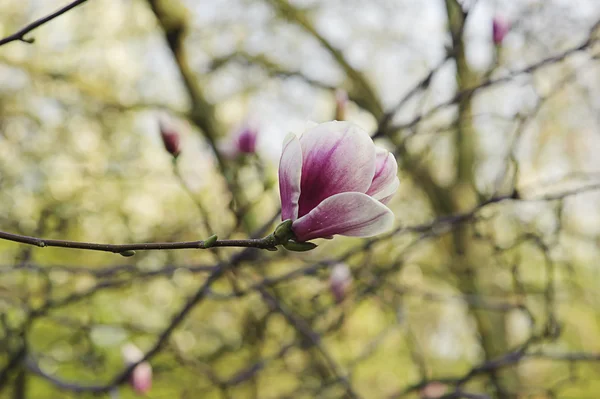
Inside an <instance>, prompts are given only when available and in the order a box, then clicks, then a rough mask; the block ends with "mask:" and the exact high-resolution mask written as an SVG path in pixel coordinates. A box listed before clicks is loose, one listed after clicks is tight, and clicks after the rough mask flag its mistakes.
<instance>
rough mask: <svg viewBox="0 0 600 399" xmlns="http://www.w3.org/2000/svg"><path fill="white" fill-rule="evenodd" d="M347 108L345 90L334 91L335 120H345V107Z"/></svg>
mask: <svg viewBox="0 0 600 399" xmlns="http://www.w3.org/2000/svg"><path fill="white" fill-rule="evenodd" d="M347 106H348V93H346V91H345V90H342V89H337V90H336V91H335V118H333V119H335V120H336V121H343V120H344V119H345V118H346V107H347Z"/></svg>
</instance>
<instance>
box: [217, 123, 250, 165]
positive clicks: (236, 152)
mask: <svg viewBox="0 0 600 399" xmlns="http://www.w3.org/2000/svg"><path fill="white" fill-rule="evenodd" d="M257 140H258V130H257V129H256V128H254V127H252V126H249V125H246V126H244V127H242V128H241V129H240V130H238V131H237V132H235V133H233V134H232V135H231V136H230V137H229V138H228V139H226V140H225V141H224V142H222V143H221V144H220V146H219V147H220V150H221V153H222V154H223V155H225V156H226V157H227V158H230V159H234V158H237V157H239V156H240V155H243V154H254V153H255V152H256V142H257Z"/></svg>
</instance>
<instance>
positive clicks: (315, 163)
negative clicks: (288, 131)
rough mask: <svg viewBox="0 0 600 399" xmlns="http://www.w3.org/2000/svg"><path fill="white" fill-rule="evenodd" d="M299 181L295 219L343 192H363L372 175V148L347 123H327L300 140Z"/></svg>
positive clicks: (364, 136)
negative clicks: (300, 169) (300, 171)
mask: <svg viewBox="0 0 600 399" xmlns="http://www.w3.org/2000/svg"><path fill="white" fill-rule="evenodd" d="M300 145H301V146H302V179H301V183H300V187H301V190H300V191H301V192H302V195H301V196H300V202H299V211H298V217H302V216H304V215H306V214H308V213H309V212H310V211H311V210H312V209H314V208H315V207H316V206H317V205H319V204H320V203H321V202H322V201H323V200H324V199H326V198H328V197H331V196H332V195H335V194H339V193H343V192H360V193H365V192H366V191H367V190H368V189H369V187H370V186H371V181H372V180H373V175H374V174H375V145H374V144H373V140H371V137H369V135H368V134H367V132H365V131H364V130H362V129H361V128H360V127H358V126H357V125H355V124H353V123H350V122H338V121H333V122H326V123H322V124H320V125H317V126H315V127H314V128H312V129H309V130H307V131H306V132H304V134H303V135H302V136H301V137H300Z"/></svg>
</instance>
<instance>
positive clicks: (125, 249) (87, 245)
mask: <svg viewBox="0 0 600 399" xmlns="http://www.w3.org/2000/svg"><path fill="white" fill-rule="evenodd" d="M290 225H291V223H290ZM288 227H289V226H288ZM216 238H217V236H216V235H213V236H211V237H209V238H208V239H206V240H200V241H182V242H155V243H136V244H99V243H93V242H82V241H68V240H54V239H48V238H37V237H31V236H25V235H20V234H13V233H7V232H4V231H0V240H6V241H13V242H18V243H21V244H28V245H34V246H37V247H40V248H44V247H58V248H70V249H85V250H88V251H101V252H112V253H115V254H120V255H123V256H126V257H129V256H133V255H135V252H134V251H152V250H165V249H209V248H215V247H242V248H258V249H268V250H276V246H277V245H280V244H283V243H284V242H286V241H287V240H281V239H279V238H277V237H276V236H275V235H274V234H270V235H268V236H266V237H263V238H248V239H241V240H217V239H216Z"/></svg>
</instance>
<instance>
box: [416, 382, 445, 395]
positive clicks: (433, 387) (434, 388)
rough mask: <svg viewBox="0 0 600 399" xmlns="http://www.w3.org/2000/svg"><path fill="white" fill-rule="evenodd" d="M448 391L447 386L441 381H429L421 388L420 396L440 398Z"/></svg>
mask: <svg viewBox="0 0 600 399" xmlns="http://www.w3.org/2000/svg"><path fill="white" fill-rule="evenodd" d="M447 391H448V387H447V386H446V385H445V384H442V383H441V382H430V383H429V384H427V385H425V386H424V387H423V388H422V389H421V398H423V399H437V398H441V397H442V396H444V395H445V394H446V392H447Z"/></svg>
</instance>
